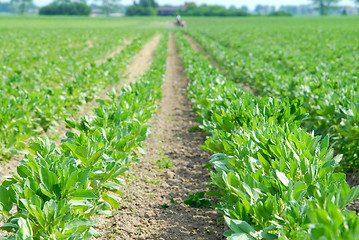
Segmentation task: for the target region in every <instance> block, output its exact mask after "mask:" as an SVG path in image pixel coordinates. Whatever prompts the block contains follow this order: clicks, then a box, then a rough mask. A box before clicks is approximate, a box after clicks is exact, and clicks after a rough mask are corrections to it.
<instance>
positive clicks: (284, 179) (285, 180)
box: [275, 170, 289, 187]
mask: <svg viewBox="0 0 359 240" xmlns="http://www.w3.org/2000/svg"><path fill="white" fill-rule="evenodd" d="M275 173H276V175H277V177H278V179H279V181H281V182H282V183H283V185H284V186H286V187H288V185H289V180H288V178H287V176H286V175H285V173H282V172H280V171H278V170H275Z"/></svg>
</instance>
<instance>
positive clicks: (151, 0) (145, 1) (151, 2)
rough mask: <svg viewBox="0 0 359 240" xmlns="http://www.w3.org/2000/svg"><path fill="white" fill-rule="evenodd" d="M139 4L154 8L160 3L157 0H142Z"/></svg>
mask: <svg viewBox="0 0 359 240" xmlns="http://www.w3.org/2000/svg"><path fill="white" fill-rule="evenodd" d="M135 4H136V3H135ZM138 5H140V6H142V7H145V8H146V7H152V8H157V7H158V3H157V2H156V1H155V0H140V2H139V4H138Z"/></svg>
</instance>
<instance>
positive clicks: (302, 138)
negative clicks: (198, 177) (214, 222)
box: [176, 32, 359, 240]
mask: <svg viewBox="0 0 359 240" xmlns="http://www.w3.org/2000/svg"><path fill="white" fill-rule="evenodd" d="M176 41H177V44H178V45H179V49H180V55H181V58H182V60H183V64H184V66H185V72H186V73H187V75H188V77H189V79H191V80H192V81H191V83H190V85H189V87H188V96H189V98H190V99H191V101H192V104H193V107H194V110H195V111H196V113H197V114H198V115H199V122H200V126H199V127H200V128H201V129H203V130H204V131H206V132H207V133H208V136H207V140H206V143H205V146H204V148H205V149H207V150H208V151H211V152H214V153H215V154H214V155H213V156H212V157H211V160H210V161H209V162H208V164H207V167H208V168H209V169H210V171H211V179H212V181H211V182H212V184H213V185H215V186H216V188H217V189H218V190H217V191H216V192H214V193H212V194H213V195H214V196H216V197H217V198H218V200H219V206H218V208H217V209H218V211H219V212H221V213H223V214H224V218H225V221H226V223H227V225H228V227H229V228H230V230H228V231H226V232H225V234H224V235H225V236H226V237H228V239H308V240H309V239H312V240H314V239H318V240H319V239H356V238H357V236H358V235H359V218H358V217H357V216H356V214H355V212H351V211H348V210H346V206H347V205H348V203H350V202H351V201H353V200H354V199H356V198H357V197H358V196H359V187H354V188H350V187H349V186H348V184H347V183H346V176H345V174H344V173H335V169H336V167H337V166H338V164H339V163H340V161H341V156H340V155H338V156H336V157H334V156H333V155H334V150H333V148H332V147H331V146H330V144H329V137H328V136H326V137H320V136H314V135H313V134H312V133H308V131H307V130H306V129H303V128H301V124H302V122H303V121H304V119H306V118H307V117H308V113H306V111H305V109H304V108H303V100H302V99H294V100H289V99H283V100H277V99H275V98H271V97H262V98H259V97H256V96H254V95H252V94H251V93H246V92H245V91H244V90H243V89H241V88H240V87H239V86H238V85H237V84H235V83H234V82H232V81H229V80H227V79H226V78H225V77H224V76H222V75H221V74H220V73H219V72H218V70H217V69H216V68H214V67H212V66H210V64H209V63H208V62H207V60H205V59H204V58H203V57H202V56H201V55H200V53H195V52H194V51H193V50H192V48H191V47H190V44H189V43H188V42H187V41H186V40H185V39H184V37H183V35H182V34H181V33H179V32H178V33H177V34H176Z"/></svg>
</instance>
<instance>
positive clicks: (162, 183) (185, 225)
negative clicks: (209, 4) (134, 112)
mask: <svg viewBox="0 0 359 240" xmlns="http://www.w3.org/2000/svg"><path fill="white" fill-rule="evenodd" d="M166 76H167V77H166V81H165V83H164V86H163V99H162V100H161V101H160V103H159V111H158V112H157V113H156V115H155V118H153V119H152V121H151V124H152V130H151V132H152V134H150V135H149V136H148V138H147V139H146V141H145V144H144V145H145V149H146V151H147V154H146V155H145V156H143V159H142V162H140V163H139V164H135V165H133V167H132V168H131V169H130V171H129V173H128V177H127V179H126V180H127V182H128V185H127V186H125V188H124V189H123V190H124V192H125V194H126V195H125V197H124V199H123V202H122V204H121V207H120V208H119V209H117V210H116V211H115V213H114V216H113V217H110V218H103V217H99V218H97V219H96V220H98V221H99V225H98V227H97V230H98V231H99V232H100V233H102V238H101V239H222V238H223V237H222V234H223V232H224V229H225V228H224V225H223V224H220V225H218V224H217V219H218V218H220V217H221V215H220V214H218V213H216V211H215V210H214V209H212V208H192V207H189V206H187V205H186V204H184V203H183V201H184V200H186V199H187V198H188V195H189V194H190V193H195V192H198V191H202V192H206V191H208V190H209V189H208V188H207V187H206V184H207V183H208V181H209V179H210V177H209V172H208V170H207V169H203V168H202V167H203V166H204V164H205V163H206V162H207V161H208V158H209V154H208V153H207V152H205V151H204V150H201V149H200V146H201V145H202V144H203V143H204V141H205V136H204V135H203V133H202V132H198V131H196V132H193V131H190V129H191V128H192V127H194V126H196V125H197V123H196V115H195V114H194V113H193V112H192V111H191V105H190V102H189V101H188V99H187V98H186V96H185V91H186V87H187V84H188V80H187V78H186V76H185V74H184V72H183V68H182V63H181V60H180V58H179V56H178V53H177V47H176V45H175V42H174V39H173V36H172V35H170V41H169V55H168V58H167V73H166ZM165 163H170V165H171V164H172V165H173V166H169V167H168V168H165V167H164V166H162V167H161V166H160V165H161V164H162V165H165Z"/></svg>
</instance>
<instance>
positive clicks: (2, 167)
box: [0, 34, 161, 182]
mask: <svg viewBox="0 0 359 240" xmlns="http://www.w3.org/2000/svg"><path fill="white" fill-rule="evenodd" d="M160 38H161V35H160V34H159V35H156V36H155V37H153V38H152V39H151V40H150V41H149V42H148V43H146V44H145V45H144V46H143V48H142V49H141V51H140V52H139V53H138V54H137V55H136V56H135V57H134V59H133V61H132V62H131V63H130V64H129V66H128V69H127V70H126V75H125V76H128V77H124V78H123V79H121V81H120V82H119V84H118V86H116V88H117V89H120V88H121V87H123V86H124V85H125V84H128V83H130V82H134V81H136V79H137V77H138V76H139V75H142V74H143V73H145V72H146V71H147V69H148V68H149V66H150V64H151V62H152V60H153V55H154V51H155V49H156V47H157V45H158V43H159V40H160ZM131 42H132V40H130V39H129V40H125V42H124V44H123V45H121V46H119V47H118V48H117V49H116V50H115V51H113V52H112V53H110V54H109V55H107V56H106V57H105V58H104V59H102V60H100V62H98V63H97V64H101V63H102V62H105V61H107V59H108V58H111V57H114V56H115V55H116V54H118V53H120V52H121V51H122V50H123V49H124V48H125V47H126V46H127V45H129V44H130V43H131ZM134 69H136V71H135V73H133V72H134ZM130 71H131V72H130ZM130 73H131V74H130ZM109 90H110V89H105V90H104V91H102V92H101V93H100V94H99V96H98V97H97V99H105V98H106V97H107V95H106V93H107V92H108V91H109ZM95 104H96V102H95V100H94V101H92V102H90V103H87V104H85V105H83V106H82V107H81V109H80V110H79V116H81V117H83V116H84V115H85V114H88V115H91V114H92V110H93V108H94V106H95ZM67 131H69V129H67V128H66V126H65V124H64V122H63V121H62V122H61V123H60V125H59V126H58V127H57V131H56V132H53V133H48V134H47V135H53V134H56V135H57V137H56V138H55V139H54V140H53V141H55V142H56V145H57V146H59V145H60V143H61V139H62V138H64V137H65V134H66V132H67ZM23 158H24V154H22V155H17V156H14V157H13V158H11V159H10V160H9V161H6V162H1V164H0V172H1V174H0V182H2V181H3V180H4V179H5V178H6V177H7V176H11V175H13V174H15V173H16V167H17V164H18V162H19V161H20V160H21V159H23Z"/></svg>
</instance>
